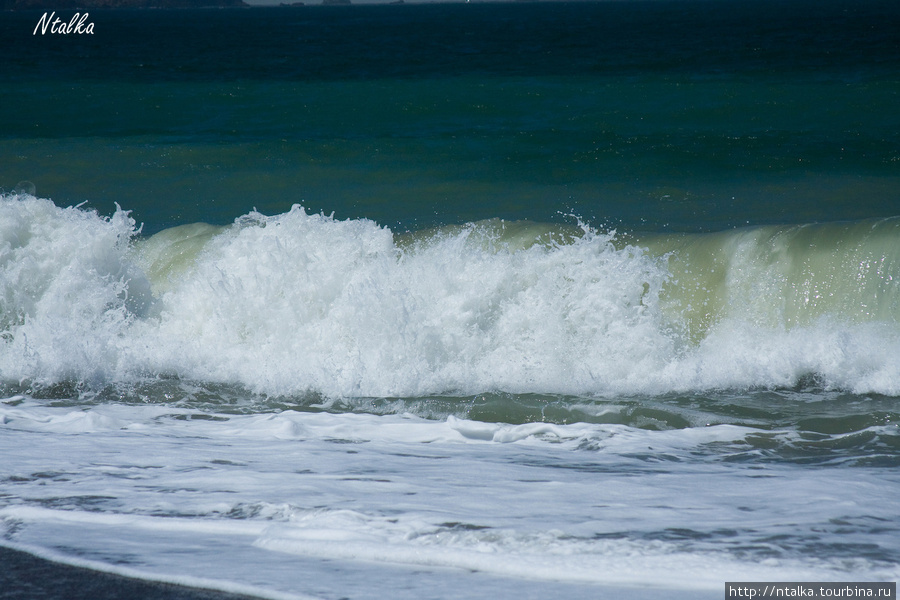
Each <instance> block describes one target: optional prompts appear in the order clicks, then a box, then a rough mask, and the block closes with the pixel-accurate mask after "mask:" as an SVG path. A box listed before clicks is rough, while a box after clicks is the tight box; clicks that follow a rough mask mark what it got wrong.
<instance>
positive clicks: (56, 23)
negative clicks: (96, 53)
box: [31, 11, 94, 35]
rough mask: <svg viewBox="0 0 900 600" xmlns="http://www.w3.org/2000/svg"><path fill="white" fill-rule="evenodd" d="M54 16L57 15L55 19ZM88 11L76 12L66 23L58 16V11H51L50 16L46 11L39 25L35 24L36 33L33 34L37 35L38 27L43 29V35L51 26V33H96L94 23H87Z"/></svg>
mask: <svg viewBox="0 0 900 600" xmlns="http://www.w3.org/2000/svg"><path fill="white" fill-rule="evenodd" d="M54 17H56V18H55V19H54ZM87 18H88V13H84V14H83V15H82V14H81V13H75V14H74V15H73V16H72V19H71V20H70V21H69V22H68V23H66V22H65V21H63V20H61V19H60V18H59V17H57V16H56V11H53V12H52V13H50V16H49V17H48V16H47V13H44V16H43V17H41V19H40V20H39V21H38V23H37V25H35V26H34V33H32V34H31V35H37V33H38V29H40V30H41V35H44V34H45V33H47V28H48V27H49V28H50V33H62V34H63V35H65V34H69V33H90V34H91V35H94V24H93V23H90V22H89V23H87V24H85V21H87Z"/></svg>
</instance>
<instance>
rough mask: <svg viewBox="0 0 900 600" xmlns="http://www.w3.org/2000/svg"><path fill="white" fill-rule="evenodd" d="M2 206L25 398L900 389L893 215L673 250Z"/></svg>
mask: <svg viewBox="0 0 900 600" xmlns="http://www.w3.org/2000/svg"><path fill="white" fill-rule="evenodd" d="M0 210H2V211H3V218H2V219H0V222H2V228H0V293H2V300H3V304H2V309H0V327H2V338H0V339H2V341H0V376H2V380H3V382H4V383H5V384H6V385H12V384H13V383H15V384H16V385H18V386H21V385H29V384H30V383H34V384H41V385H52V384H54V383H58V382H72V381H75V382H79V383H83V384H84V385H86V386H87V387H94V388H96V387H101V388H102V387H103V386H105V385H109V384H111V383H116V384H137V383H139V382H142V381H146V380H148V379H159V378H176V379H184V380H195V381H201V382H207V383H209V384H219V383H222V384H236V385H240V386H243V387H244V388H246V389H248V390H250V391H252V392H253V393H256V394H264V395H286V396H291V395H295V396H296V395H304V394H307V395H308V394H315V395H320V396H323V397H328V398H342V397H343V398H354V397H375V398H377V397H424V396H428V395H436V394H457V395H471V394H479V393H482V392H504V393H513V394H529V393H539V394H569V395H578V396H609V395H616V394H632V395H633V394H646V395H659V394H668V393H673V392H679V391H689V390H709V389H730V388H738V389H744V388H754V387H761V388H779V387H791V386H795V385H796V384H797V382H799V381H804V380H809V378H813V379H814V380H815V381H817V382H818V384H819V385H821V386H822V387H824V388H828V389H842V390H848V391H851V392H854V393H866V392H877V393H882V394H888V395H896V394H898V393H900V363H898V359H897V358H896V357H897V356H900V352H898V350H900V325H898V321H900V292H898V286H897V281H898V277H900V257H898V253H900V250H898V248H900V245H898V244H897V243H896V241H897V239H898V234H900V229H898V228H900V220H898V219H897V218H891V219H882V220H877V221H860V222H852V223H831V224H815V225H792V226H767V227H752V228H746V229H737V230H730V231H723V232H718V233H712V234H666V235H662V234H646V235H641V234H638V233H635V232H629V233H624V234H620V233H617V232H615V231H601V230H597V229H595V228H593V227H592V226H591V225H590V224H588V223H584V222H581V221H579V220H577V219H573V222H572V223H569V224H563V225H559V224H551V225H548V224H541V223H533V222H507V221H503V220H500V219H492V220H488V221H481V222H476V223H468V224H463V225H452V226H445V227H439V228H435V229H430V230H425V231H419V232H410V233H399V232H398V233H395V232H393V231H391V230H390V229H389V228H386V227H383V226H381V225H379V224H378V223H375V222H373V221H370V220H366V219H348V220H341V219H337V218H335V217H334V216H333V215H331V216H327V215H324V214H321V213H319V214H310V213H307V211H306V210H305V209H304V208H303V207H301V206H299V205H297V206H294V207H293V208H292V209H291V210H290V211H288V212H286V213H283V214H278V215H263V214H261V213H258V212H251V213H249V214H247V215H243V216H241V217H239V218H237V219H236V220H235V222H234V223H233V224H232V225H230V226H226V227H215V226H211V225H206V224H202V223H197V224H190V225H184V226H179V227H175V228H171V229H167V230H163V231H162V232H160V233H157V234H155V235H153V236H150V237H143V236H141V235H140V228H139V227H138V226H137V225H136V224H135V222H134V221H133V219H131V217H130V216H129V214H128V212H127V211H124V210H121V209H119V210H117V211H116V212H115V213H114V214H113V215H112V216H111V217H103V216H100V215H98V214H97V213H96V212H93V211H90V210H86V209H84V208H78V207H69V208H60V207H57V206H55V205H54V204H53V203H52V202H51V201H49V200H46V199H38V198H35V197H33V196H29V195H27V194H25V195H22V194H13V195H9V196H5V197H4V198H3V200H2V208H0ZM22 382H25V383H24V384H23V383H22ZM29 382H30V383H29Z"/></svg>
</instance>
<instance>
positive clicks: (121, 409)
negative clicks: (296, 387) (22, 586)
mask: <svg viewBox="0 0 900 600" xmlns="http://www.w3.org/2000/svg"><path fill="white" fill-rule="evenodd" d="M191 417H198V418H191ZM199 417H203V418H199ZM0 427H2V429H3V431H4V435H3V436H2V437H0V447H2V448H0V449H2V451H3V454H4V456H5V457H6V458H7V462H5V465H6V466H5V468H4V475H5V476H4V477H3V478H2V479H0V487H2V490H3V491H4V493H6V494H7V495H6V496H5V497H6V500H5V502H4V505H3V506H2V507H0V539H2V540H3V543H7V544H15V545H18V546H22V547H28V548H32V547H34V548H37V549H38V551H39V552H44V553H46V552H48V551H49V552H50V553H51V554H54V553H55V555H58V556H62V557H63V558H67V559H68V560H73V557H74V560H76V561H79V560H80V561H86V564H87V566H91V567H92V568H102V569H111V570H113V571H114V572H122V573H123V574H126V575H132V576H134V575H137V576H146V577H151V578H163V579H165V580H171V581H176V582H183V583H194V584H198V583H199V584H204V582H215V586H216V587H218V589H233V590H239V589H243V590H253V589H257V588H258V589H259V590H262V592H265V594H263V593H260V595H265V596H267V597H278V595H279V594H291V593H298V592H300V593H310V592H311V591H312V590H315V589H320V588H328V587H329V586H335V585H337V586H338V587H337V588H336V589H340V585H343V584H342V583H339V582H338V580H335V581H323V580H318V581H316V583H315V585H313V584H311V583H310V582H309V581H306V580H305V578H304V577H299V576H298V569H302V568H307V567H308V568H312V569H313V571H314V572H316V573H317V574H318V576H319V577H320V578H321V577H322V574H323V573H332V574H333V573H334V569H336V568H337V567H323V566H321V564H325V565H328V564H331V561H334V563H335V564H338V565H345V564H346V565H351V567H350V568H349V569H348V570H350V571H358V572H360V573H363V572H367V571H366V569H369V568H376V567H371V565H376V566H377V568H378V569H389V570H388V571H382V575H381V576H382V577H387V578H388V579H390V577H393V575H390V573H391V571H390V569H415V575H416V576H415V577H410V578H409V581H408V585H409V589H410V594H411V595H412V597H415V595H416V594H420V593H421V588H417V587H416V586H417V585H418V586H421V585H423V584H422V581H428V579H427V578H428V577H429V576H430V575H428V574H429V573H430V572H431V570H433V569H437V570H438V573H445V574H446V576H447V578H448V580H449V581H451V582H452V584H453V585H458V583H459V581H461V580H463V579H465V578H466V577H471V573H473V572H474V573H479V574H483V575H484V576H490V577H499V578H502V580H503V581H505V582H506V583H505V584H504V585H505V586H506V590H507V591H510V590H512V589H513V588H516V587H519V586H526V587H527V586H532V585H544V584H548V583H549V584H552V585H560V584H565V585H576V586H577V585H585V586H595V585H603V586H610V585H618V586H633V587H641V586H649V587H651V588H652V587H664V588H666V589H670V590H671V589H683V590H700V591H709V590H717V591H718V590H721V583H722V581H724V580H737V579H740V578H741V577H745V578H748V579H752V580H798V581H799V580H846V579H847V578H848V577H850V575H851V574H852V575H853V576H855V577H857V578H872V579H873V580H893V579H894V578H896V576H897V575H898V571H897V566H896V561H895V560H894V559H895V558H896V555H897V554H896V553H897V551H898V549H897V542H896V539H897V537H896V531H895V529H896V528H895V526H894V525H893V524H892V523H893V512H892V509H893V502H892V500H891V499H892V498H893V497H894V491H895V489H896V484H897V477H896V473H895V471H894V470H888V469H867V468H856V469H841V468H837V469H805V468H797V467H796V465H790V464H783V463H780V464H779V463H773V464H764V463H761V462H758V461H757V462H752V463H746V464H742V462H741V461H739V460H738V461H731V460H729V459H728V457H729V456H738V455H739V454H740V452H741V451H743V450H744V449H746V446H747V445H748V442H749V441H750V439H751V438H752V437H753V436H754V435H759V433H760V432H759V431H758V430H755V429H752V428H747V427H736V426H731V425H718V426H712V427H699V428H688V429H681V430H672V431H664V432H657V431H649V430H640V429H635V428H631V427H627V426H621V425H592V424H586V423H576V424H572V425H550V424H543V423H531V424H524V425H508V424H501V423H478V422H472V421H468V420H464V419H456V418H449V419H447V420H444V421H436V420H426V419H422V418H419V417H415V416H412V415H389V416H375V415H354V414H328V413H300V412H292V411H285V412H282V413H279V414H254V415H225V414H210V413H203V412H200V411H195V410H190V409H183V408H177V407H171V406H162V405H158V404H156V405H143V406H123V405H110V404H103V405H98V406H95V407H91V408H86V407H81V408H78V409H73V408H72V407H61V406H52V405H48V404H47V403H43V402H41V401H36V400H31V399H27V398H24V397H16V398H10V399H7V400H5V401H3V402H0ZM48 433H53V434H56V435H47V434H48ZM776 435H778V436H785V435H790V433H788V432H780V433H777V434H776ZM838 437H840V436H838ZM26 441H27V442H28V443H24V442H26ZM791 498H792V499H793V500H792V501H788V499H791ZM48 540H50V541H52V546H50V549H49V550H47V548H48V544H49V543H50V542H48ZM42 549H43V550H42ZM186 551H189V552H190V556H191V558H190V561H188V562H185V561H184V557H183V555H184V553H185V552H186ZM320 563H321V564H320ZM310 564H313V565H319V566H315V567H309V565H310ZM366 565H370V566H369V567H367V566H366ZM406 572H407V573H409V571H406ZM386 573H387V575H386ZM334 576H335V577H337V575H334ZM404 580H405V579H404ZM479 581H481V582H482V583H483V580H479ZM416 582H418V583H416ZM367 584H368V585H373V586H375V587H376V588H377V586H378V585H379V581H378V580H374V581H369V582H367ZM443 585H447V583H446V582H444V583H443ZM592 589H593V590H594V591H591V590H592ZM416 590H419V591H416ZM557 591H558V590H557ZM580 591H581V592H582V593H583V594H584V595H577V596H576V597H595V596H593V595H595V594H596V588H590V587H588V588H583V589H581V590H580ZM443 592H444V590H439V591H437V592H434V593H436V594H437V595H438V596H439V597H452V594H451V595H445V594H444V593H443ZM585 592H589V593H585ZM343 593H344V594H345V595H346V591H344V592H343ZM473 593H474V591H473ZM479 594H482V595H480V596H478V597H487V596H485V595H483V594H484V590H482V589H480V588H479ZM592 594H593V595H592ZM323 595H324V596H327V597H331V595H330V594H327V593H323ZM354 597H366V596H365V595H364V594H360V595H358V596H354Z"/></svg>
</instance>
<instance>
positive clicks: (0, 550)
mask: <svg viewBox="0 0 900 600" xmlns="http://www.w3.org/2000/svg"><path fill="white" fill-rule="evenodd" d="M0 565H2V568H0V600H122V599H123V598H130V599H133V600H256V597H254V596H246V595H242V594H233V593H228V592H220V591H217V590H209V589H203V588H192V587H188V586H184V585H178V584H174V583H165V582H158V581H148V580H144V579H135V578H132V577H125V576H123V575H116V574H113V573H107V572H103V571H96V570H94V569H88V568H85V567H76V566H73V565H68V564H65V563H60V562H55V561H52V560H48V559H45V558H41V557H39V556H36V555H34V554H31V553H29V552H25V551H23V550H14V549H12V548H8V547H6V546H0Z"/></svg>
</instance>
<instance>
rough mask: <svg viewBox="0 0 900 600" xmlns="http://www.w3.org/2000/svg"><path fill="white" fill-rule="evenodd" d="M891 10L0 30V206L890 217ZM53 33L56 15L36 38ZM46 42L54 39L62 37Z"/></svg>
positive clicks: (172, 217) (670, 224)
mask: <svg viewBox="0 0 900 600" xmlns="http://www.w3.org/2000/svg"><path fill="white" fill-rule="evenodd" d="M898 13H900V11H898V8H897V6H896V3H893V2H879V1H871V2H840V1H828V2H806V1H802V0H798V1H791V2H768V1H762V2H732V1H700V2H698V1H693V0H686V1H684V0H679V1H658V2H657V1H650V2H615V3H535V4H530V3H516V4H502V3H501V4H476V5H472V4H469V5H465V6H463V5H405V6H354V7H350V8H349V9H348V8H347V7H321V6H309V7H298V8H255V9H230V10H211V9H207V10H168V11H167V10H158V11H157V10H99V11H94V12H92V13H90V19H91V21H93V22H94V23H95V33H94V35H81V36H79V35H68V36H50V35H49V34H48V35H40V34H38V35H33V31H34V27H35V24H36V23H37V21H38V19H39V18H40V16H41V14H42V13H40V12H21V13H13V12H7V13H4V14H3V15H2V17H3V18H2V27H3V36H2V40H0V52H2V54H3V56H4V57H5V60H4V61H3V64H2V65H0V78H2V79H3V81H4V82H5V83H6V85H4V86H3V89H2V90H0V104H2V106H3V108H4V110H3V111H2V112H0V186H3V187H4V188H5V189H7V190H11V189H13V188H14V186H15V185H16V184H17V183H18V182H19V181H22V180H29V181H32V182H33V183H34V184H35V185H36V186H37V190H38V193H39V195H42V196H46V197H51V198H53V199H54V200H56V201H57V202H58V203H60V204H67V203H80V202H83V201H89V202H90V203H91V205H92V206H94V207H96V208H97V209H98V210H100V211H101V212H103V213H104V214H110V213H111V211H112V210H113V206H114V203H116V202H118V203H119V204H120V205H121V206H122V207H123V208H126V209H129V210H132V211H133V215H134V217H135V218H136V219H137V220H138V221H139V222H142V223H144V227H145V229H144V232H145V233H152V232H155V231H158V230H160V229H162V228H164V227H167V226H171V225H175V224H179V223H185V222H193V221H207V222H213V223H222V224H224V223H228V222H230V221H231V220H232V219H234V218H235V217H237V216H239V215H241V214H244V213H245V212H247V211H248V210H250V209H252V208H253V207H256V208H258V209H259V210H261V211H263V212H266V213H279V212H284V211H286V210H287V209H288V208H289V207H290V206H291V204H293V203H295V202H300V203H302V204H304V205H305V206H307V207H308V208H310V209H311V210H314V211H319V210H323V211H325V212H326V213H330V212H331V211H335V212H336V216H339V217H343V218H356V217H368V218H372V219H374V220H376V221H377V222H379V223H382V224H385V225H390V226H392V227H400V228H402V229H419V228H422V227H429V226H435V225H447V224H453V223H463V222H466V221H470V220H479V219H485V218H494V217H499V218H506V219H530V220H534V221H553V220H565V219H564V218H563V217H560V216H559V213H563V214H569V213H575V214H578V215H581V216H583V217H585V218H588V219H590V220H591V221H592V222H594V223H603V224H608V225H611V226H618V227H620V228H624V229H627V230H633V229H642V230H673V231H698V230H699V231H710V230H721V229H727V228H731V227H736V226H743V225H747V224H765V223H805V222H812V221H836V220H846V219H860V218H870V217H885V216H892V215H894V214H896V213H897V212H898V210H897V207H898V206H900V198H898V192H897V189H898V185H897V184H898V175H900V155H898V151H897V148H898V147H900V139H898V132H900V116H898V114H900V113H898V111H897V110H896V106H897V101H898V94H900V86H898V72H900V44H898V37H897V31H898V24H900V14H898ZM60 14H61V15H62V13H60ZM62 16H63V17H66V15H62Z"/></svg>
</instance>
